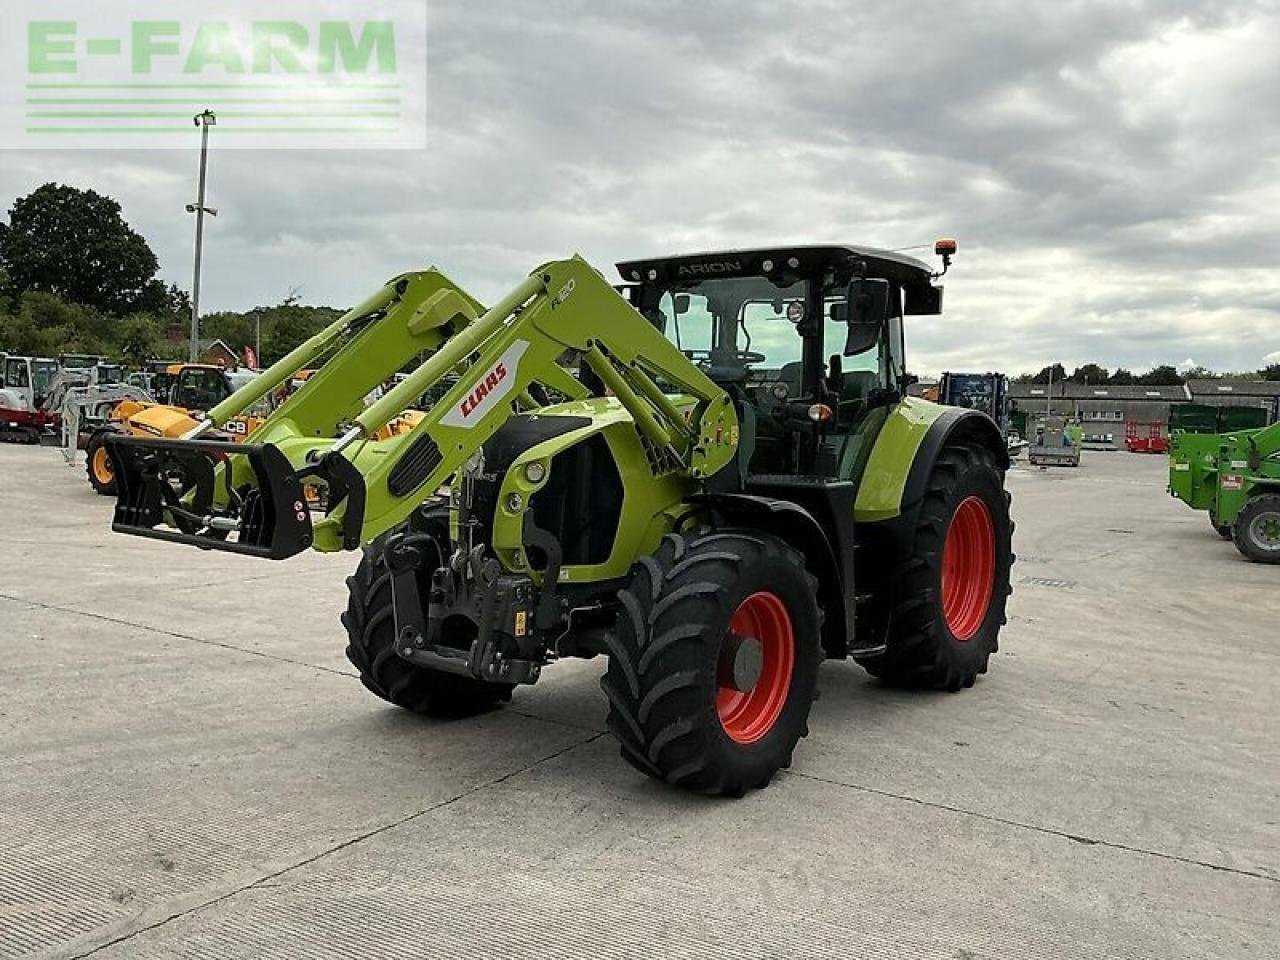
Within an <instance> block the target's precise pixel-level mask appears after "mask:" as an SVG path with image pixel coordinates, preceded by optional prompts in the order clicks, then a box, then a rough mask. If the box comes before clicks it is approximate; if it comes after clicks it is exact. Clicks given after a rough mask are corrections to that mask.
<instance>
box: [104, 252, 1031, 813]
mask: <svg viewBox="0 0 1280 960" xmlns="http://www.w3.org/2000/svg"><path fill="white" fill-rule="evenodd" d="M954 251H955V244H954V242H952V241H942V242H940V243H939V245H938V248H937V252H938V253H939V255H941V256H942V257H943V269H942V271H941V272H938V273H935V272H933V271H931V269H930V268H929V267H928V266H927V265H926V264H924V263H922V262H920V261H919V260H915V259H912V258H909V257H905V256H901V255H899V254H896V253H890V252H886V251H881V250H875V249H868V248H861V247H847V246H807V247H778V248H769V249H759V250H742V251H731V252H724V253H710V254H702V255H698V256H682V257H668V258H661V259H651V260H637V261H632V262H627V263H623V264H620V265H619V270H620V272H621V275H622V281H623V282H622V283H621V284H619V285H618V286H616V287H615V286H612V285H611V284H610V283H609V282H607V281H606V280H605V279H604V278H603V277H602V276H601V274H600V273H598V272H597V271H596V270H595V269H594V268H592V267H591V266H590V265H589V264H587V263H586V262H585V261H583V260H582V259H581V258H578V257H574V258H572V259H568V260H562V261H556V262H552V263H547V264H545V265H543V266H541V267H539V268H538V269H537V270H535V271H534V272H533V273H532V274H531V275H530V276H529V277H528V279H526V280H525V281H524V282H523V283H521V284H520V285H519V286H518V287H517V288H516V289H515V290H514V291H512V292H511V293H510V294H509V295H508V296H506V297H504V298H503V299H502V300H500V301H499V302H498V303H496V304H494V305H493V306H491V307H489V308H488V309H486V308H485V307H483V306H482V305H481V304H480V303H478V302H477V301H476V300H475V299H474V298H472V297H471V296H469V295H468V294H467V293H466V292H464V291H463V290H462V289H461V288H459V287H457V286H456V285H454V284H453V283H452V282H451V281H450V280H449V279H447V278H446V277H445V276H444V275H443V274H441V273H440V272H438V271H436V270H434V269H432V270H427V271H425V272H420V273H411V274H406V275H404V276H402V277H399V278H397V279H395V280H393V281H391V282H390V283H389V284H387V285H386V286H385V287H384V288H383V289H382V290H380V291H379V292H378V293H376V294H375V295H374V296H373V297H371V298H370V299H369V300H368V301H366V302H365V303H363V304H361V305H360V306H358V307H356V308H355V309H353V310H352V311H350V312H349V313H347V314H346V315H345V316H344V317H342V318H341V319H340V320H338V321H337V322H335V323H334V324H333V325H332V326H331V327H330V328H329V329H327V330H325V331H322V332H321V333H319V334H317V335H316V336H315V337H314V338H312V339H311V340H309V341H308V342H307V343H305V344H303V345H302V346H300V347H298V348H297V349H296V350H294V351H293V352H292V353H291V354H290V355H289V356H287V357H285V358H284V359H283V360H281V361H280V362H279V363H277V364H275V365H274V366H272V367H271V368H270V369H269V370H267V371H265V372H264V373H263V374H262V375H260V376H259V377H258V378H257V379H256V380H254V381H253V382H252V383H250V384H249V385H248V386H246V387H244V388H242V389H241V390H239V391H238V392H237V393H236V394H234V395H233V396H232V397H231V398H229V399H228V400H226V401H224V402H223V403H221V404H219V405H218V406H216V407H215V408H213V409H212V410H210V411H208V413H207V415H206V417H207V419H206V421H205V422H204V423H202V424H201V426H200V427H198V428H196V429H195V430H193V431H191V433H190V434H189V435H188V436H187V437H185V438H183V439H178V440H169V439H160V438H139V437H113V438H111V439H110V440H109V441H108V443H109V450H110V455H111V457H112V458H113V462H114V466H115V471H116V476H117V477H118V478H119V484H120V490H119V493H118V503H117V506H116V510H115V519H114V523H113V529H115V530H116V531H119V532H123V533H129V534H135V535H140V536H146V537H153V538H160V539H164V540H171V541H176V542H182V543H188V544H194V545H196V546H199V547H203V548H206V549H213V550H225V551H233V552H238V553H242V554H246V555H251V556H257V557H267V558H274V559H283V558H286V557H289V556H291V555H294V554H297V553H299V552H301V551H303V550H306V549H315V550H320V551H336V550H343V549H346V550H355V549H363V558H362V559H361V561H360V563H359V566H358V568H357V569H356V571H355V574H354V576H352V577H351V578H350V579H349V580H348V585H349V588H350V596H349V603H348V607H347V611H346V613H345V614H344V615H343V617H342V621H343V624H344V625H345V627H346V631H347V637H348V647H347V655H348V657H349V658H350V660H351V662H352V663H353V664H354V665H355V667H356V668H357V669H358V670H359V672H360V677H361V680H362V681H363V683H364V685H365V686H366V687H367V688H368V689H369V690H370V691H372V692H373V693H374V694H376V695H377V696H379V697H381V698H383V699H385V700H388V701H390V702H391V703H394V704H397V705H399V706H401V707H404V708H407V709H409V710H413V711H416V712H420V713H427V714H436V713H455V714H456V713H469V712H473V711H476V710H480V709H484V708H486V707H489V706H491V705H493V704H495V703H496V702H498V701H504V700H507V699H509V698H510V696H511V692H512V690H513V689H514V687H515V686H517V685H519V684H524V683H533V682H535V681H536V680H537V679H538V677H539V674H540V672H541V671H542V669H543V667H545V666H547V665H548V664H550V663H551V662H553V661H555V660H557V659H559V658H562V657H587V658H589V657H595V656H604V657H606V658H607V661H608V665H607V669H606V671H605V673H604V676H603V678H602V681H601V686H602V687H603V690H604V694H605V696H606V698H607V700H608V705H609V713H608V726H609V729H610V730H611V731H612V732H613V734H614V735H615V736H616V737H617V739H618V742H619V744H620V746H621V752H622V756H623V757H624V758H625V759H626V760H627V761H629V762H630V763H631V764H632V765H634V766H635V767H636V768H638V769H639V770H641V771H643V772H644V773H646V774H649V775H651V776H653V777H657V778H661V779H663V780H667V781H669V782H671V783H674V784H677V785H679V786H680V787H684V788H687V789H690V790H695V791H698V792H702V793H709V794H725V795H733V796H740V795H741V794H742V793H743V792H744V791H745V790H747V789H749V788H753V787H762V786H764V785H766V784H768V783H769V781H770V779H771V778H772V776H773V775H774V773H775V772H776V771H777V770H778V769H779V768H782V767H786V766H788V765H789V764H790V762H791V757H792V752H793V750H794V749H795V747H796V745H797V743H798V741H799V740H800V738H801V737H803V736H805V734H806V733H807V732H808V727H807V720H808V716H809V710H810V705H811V703H812V701H813V700H814V698H815V696H816V691H817V674H818V665H819V663H820V662H821V661H822V660H823V659H824V658H832V659H843V658H852V659H854V660H856V661H857V662H858V663H860V664H861V665H862V666H863V667H865V668H866V669H867V670H868V671H869V672H871V673H872V674H873V675H875V676H877V677H880V678H883V679H884V680H885V681H887V682H890V683H894V684H900V685H904V686H910V687H924V688H941V689H945V690H953V691H954V690H960V689H961V688H964V687H969V686H972V685H973V683H974V680H975V678H976V677H977V676H978V675H979V674H981V673H985V672H986V670H987V662H988V658H989V657H990V656H991V654H992V653H993V652H995V650H996V646H997V638H998V635H999V632H1000V629H1001V626H1002V624H1003V623H1004V622H1005V604H1006V600H1007V596H1008V594H1009V592H1010V583H1009V572H1010V564H1011V563H1012V561H1013V555H1012V553H1011V534H1012V530H1013V524H1012V523H1011V521H1010V518H1009V497H1008V494H1006V493H1005V490H1004V485H1003V479H1004V474H1005V471H1006V469H1007V467H1008V457H1007V455H1006V452H1005V441H1004V437H1003V436H1002V434H1001V432H1000V430H999V428H998V427H997V426H996V424H995V423H994V422H992V420H991V419H990V418H989V417H987V416H986V415H984V414H982V413H980V412H978V411H974V410H964V409H955V408H945V407H941V406H937V405H935V404H932V403H928V402H925V401H921V400H914V399H910V398H908V397H906V396H905V395H904V393H905V391H904V378H905V357H904V341H903V320H904V317H906V316H912V315H934V314H938V313H940V312H941V305H942V289H941V287H939V286H937V285H936V284H935V281H936V280H937V278H938V277H940V276H941V275H942V273H945V272H946V268H947V267H948V266H949V264H950V258H951V255H952V254H953V253H954ZM411 361H417V362H418V364H419V365H418V366H417V367H416V369H414V370H413V372H412V373H410V374H409V375H408V376H407V377H405V378H404V379H403V381H402V382H400V383H399V384H397V385H396V386H394V387H392V388H391V389H390V390H389V391H388V392H386V393H385V394H384V395H383V396H381V398H380V399H378V400H376V401H375V402H373V403H372V404H369V405H366V404H365V403H364V400H363V398H364V397H365V396H366V395H367V394H370V393H371V391H374V390H375V388H377V387H379V385H381V384H383V383H384V382H389V381H390V379H391V378H392V377H393V376H394V375H395V374H396V372H397V371H399V370H401V369H402V368H404V367H405V366H406V365H407V364H410V363H411ZM304 366H318V370H317V372H316V373H315V374H314V375H312V376H311V377H310V379H308V380H307V381H306V383H305V384H304V385H303V386H302V387H301V388H300V389H299V390H298V391H297V392H296V393H294V394H293V395H292V396H291V397H290V398H289V399H288V400H287V401H286V402H285V403H284V404H282V405H281V406H280V407H279V408H278V409H276V410H275V411H274V412H273V413H272V414H271V415H270V416H269V417H268V418H267V419H266V421H265V422H264V423H263V424H262V426H261V427H259V428H258V429H257V430H256V431H255V432H254V433H253V434H252V435H251V436H250V437H248V438H247V442H245V443H240V444H234V443H232V442H230V438H229V437H224V436H220V435H218V433H217V429H216V425H217V424H220V423H224V422H226V421H227V420H229V419H230V418H232V417H233V416H235V415H236V414H238V413H241V412H243V411H244V410H247V409H248V408H249V407H251V406H252V405H253V404H254V403H255V402H257V401H258V400H259V399H260V398H261V397H263V396H265V395H266V394H267V393H268V392H269V391H271V390H273V389H274V388H275V387H276V386H278V385H279V384H281V383H284V382H286V381H287V380H288V379H289V378H290V377H291V376H293V375H294V373H296V371H297V370H299V369H300V368H302V367H304ZM449 378H454V379H453V380H450V379H449ZM442 383H444V384H448V383H451V384H452V385H450V386H447V389H445V390H444V392H443V395H442V396H441V397H440V399H439V401H438V402H436V403H435V404H434V406H431V408H430V409H428V410H426V411H425V412H424V413H423V414H422V415H421V417H420V419H418V420H416V422H415V423H414V425H413V426H412V428H411V429H408V430H407V431H404V432H401V433H398V434H396V435H394V436H385V435H383V436H382V437H381V438H380V437H379V436H378V431H379V429H380V428H381V427H383V426H384V425H385V424H386V423H387V422H389V421H390V420H392V419H393V418H395V417H397V416H400V415H402V414H403V413H404V412H405V411H406V410H407V409H408V408H410V407H411V406H412V405H413V403H414V402H415V401H416V399H417V398H419V397H421V396H422V395H423V394H425V393H429V392H430V391H431V390H432V388H433V387H435V386H437V385H440V384H442Z"/></svg>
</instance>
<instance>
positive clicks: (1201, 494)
mask: <svg viewBox="0 0 1280 960" xmlns="http://www.w3.org/2000/svg"><path fill="white" fill-rule="evenodd" d="M1169 492H1170V493H1171V494H1172V495H1173V496H1175V497H1177V498H1178V499H1179V500H1181V501H1183V502H1184V503H1186V504H1187V505H1188V506H1189V507H1191V508H1192V509H1193V510H1204V511H1207V512H1208V514H1209V522H1210V524H1212V525H1213V528H1214V529H1215V530H1216V531H1217V532H1218V535H1219V536H1221V537H1222V538H1223V539H1225V540H1231V541H1232V542H1233V543H1234V544H1235V545H1236V549H1237V550H1239V551H1240V552H1241V553H1242V554H1243V555H1244V556H1246V557H1248V558H1249V559H1250V560H1253V561H1255V562H1257V563H1280V423H1275V424H1272V425H1271V426H1269V427H1255V428H1253V429H1248V430H1236V431H1233V432H1228V433H1197V432H1194V430H1193V429H1189V428H1188V427H1187V426H1186V425H1185V424H1184V425H1183V426H1181V427H1180V428H1178V429H1175V430H1173V431H1172V436H1171V438H1170V444H1169Z"/></svg>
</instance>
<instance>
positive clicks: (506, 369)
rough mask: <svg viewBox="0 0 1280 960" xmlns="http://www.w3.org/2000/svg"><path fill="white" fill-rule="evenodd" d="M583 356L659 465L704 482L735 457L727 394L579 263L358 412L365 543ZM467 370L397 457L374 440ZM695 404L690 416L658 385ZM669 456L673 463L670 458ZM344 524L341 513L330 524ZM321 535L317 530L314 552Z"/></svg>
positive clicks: (544, 270) (506, 304)
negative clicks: (461, 368)
mask: <svg viewBox="0 0 1280 960" xmlns="http://www.w3.org/2000/svg"><path fill="white" fill-rule="evenodd" d="M566 354H568V355H570V356H572V355H573V354H580V355H581V356H582V357H583V358H584V359H585V361H586V362H587V363H588V364H589V365H590V366H591V368H592V369H593V370H594V371H595V372H596V373H597V374H598V375H600V376H601V379H602V380H603V381H604V383H605V384H606V386H607V387H609V388H610V391H611V392H612V393H613V394H614V395H615V396H616V397H617V398H618V400H619V401H620V402H621V403H622V404H623V405H624V406H625V407H626V408H627V410H628V412H629V413H631V415H632V417H633V418H634V419H635V422H636V428H637V429H638V430H639V431H640V433H641V434H642V435H643V436H644V437H645V439H646V440H647V441H648V442H649V443H650V444H651V445H652V447H653V448H654V452H655V455H657V458H658V462H666V463H669V464H671V465H672V466H673V467H674V468H675V469H680V470H683V471H686V472H687V473H688V474H689V475H690V476H691V477H693V478H695V479H701V478H704V477H707V476H709V475H711V474H712V473H715V472H716V471H717V470H719V469H720V468H721V467H723V466H725V465H726V464H727V463H729V462H730V460H731V459H732V458H733V455H734V453H735V451H736V446H737V419H736V415H735V413H734V410H733V406H732V403H731V401H730V399H729V397H728V396H727V395H726V394H725V393H724V391H722V390H721V389H720V388H719V387H718V386H716V384H715V383H714V382H713V381H712V380H711V379H710V378H708V377H707V376H706V375H705V374H703V373H702V371H700V370H699V369H698V368H697V367H696V366H694V364H693V363H691V362H690V361H689V360H688V358H686V357H685V356H684V355H683V354H682V353H681V352H680V351H679V349H677V348H676V347H675V346H674V345H673V344H672V343H671V342H670V341H668V340H667V339H666V338H665V337H663V336H662V334H661V333H659V332H658V330H657V329H655V328H654V327H653V325H652V324H650V323H649V322H648V321H646V320H645V319H644V317H642V316H641V315H640V314H639V313H638V312H637V311H636V310H635V309H634V308H633V307H632V306H631V305H630V304H629V303H627V301H626V300H624V299H623V298H622V297H621V296H620V295H619V294H618V293H617V291H616V290H614V289H613V287H611V286H610V285H609V284H608V283H607V282H606V281H605V280H604V278H602V277H601V276H600V275H599V274H598V273H597V272H596V271H595V269H594V268H593V267H591V266H590V265H589V264H588V263H587V262H586V261H585V260H583V259H582V258H580V257H574V258H572V259H569V260H561V261H555V262H552V263H548V264H545V265H543V266H542V267H539V268H538V269H537V270H535V271H534V272H533V273H532V274H531V275H530V276H529V278H528V279H527V280H525V281H524V283H522V284H521V285H520V286H519V287H517V288H516V289H515V290H514V291H512V293H511V294H509V295H508V296H507V297H505V298H504V299H503V300H502V301H500V302H499V303H497V304H495V305H494V306H493V307H492V308H491V309H490V310H489V311H488V312H486V313H485V314H484V316H482V317H480V318H479V319H478V320H476V321H475V323H473V324H471V325H470V326H468V327H467V328H466V329H465V330H463V331H462V332H461V333H459V334H457V335H455V336H454V338H453V339H452V340H450V341H449V342H447V343H446V344H444V346H442V347H441V349H440V350H439V351H438V352H437V353H436V354H434V355H433V356H432V357H430V358H429V359H428V360H427V361H426V362H425V363H423V364H422V366H420V367H419V368H418V369H417V370H415V371H414V372H413V373H412V374H410V375H409V377H408V378H407V379H406V380H405V381H404V382H403V383H401V384H400V385H399V386H398V387H396V388H395V389H394V390H392V391H390V392H389V393H388V394H387V395H386V396H385V397H383V398H382V399H381V400H379V401H378V402H376V403H374V404H372V405H371V406H370V407H368V409H366V410H365V411H364V412H363V413H362V414H361V415H360V416H358V417H357V418H356V423H355V425H354V426H353V428H352V430H351V431H350V432H349V433H348V435H347V436H345V437H343V438H342V439H341V440H340V441H339V442H338V444H337V445H336V449H338V450H340V451H341V450H346V449H348V448H349V447H352V446H354V445H355V444H357V443H362V444H363V445H362V446H359V447H357V448H356V449H355V451H354V452H353V453H351V454H350V456H349V459H350V461H351V463H352V464H353V465H354V466H355V468H356V470H357V471H358V472H359V473H360V474H361V475H362V476H363V477H364V480H365V489H366V495H367V502H366V506H365V516H364V525H363V539H364V540H366V541H367V540H371V539H373V538H374V537H377V536H378V535H379V534H381V533H383V532H384V531H386V530H388V529H390V528H392V527H394V526H396V525H397V524H399V523H400V522H402V521H403V520H404V519H405V518H407V517H408V516H409V514H410V513H412V512H413V510H414V508H415V507H416V506H417V505H418V504H420V503H421V502H422V500H423V499H424V498H425V497H426V496H428V495H429V494H431V493H432V492H434V491H435V490H436V489H438V488H439V487H440V486H441V485H442V484H443V483H444V482H445V481H446V480H447V479H448V478H449V477H451V476H452V475H453V474H454V473H456V472H457V471H458V470H459V469H460V468H462V466H463V465H464V464H465V463H467V461H469V460H470V459H471V458H472V457H473V456H474V455H475V454H476V453H477V451H479V450H480V449H481V447H482V446H483V445H484V443H485V441H486V440H488V439H489V437H491V436H492V435H493V434H494V432H495V431H497V430H498V428H499V427H501V426H502V424H503V423H505V422H506V421H507V420H508V419H509V418H510V417H511V416H512V415H513V413H514V412H515V409H516V408H515V407H514V406H513V404H512V402H511V401H512V400H514V399H515V398H516V397H517V396H519V395H520V394H522V393H524V392H526V391H528V389H529V386H530V385H531V384H533V383H535V382H540V383H543V384H545V385H551V386H555V381H558V380H559V379H560V377H562V376H563V370H562V369H561V368H560V367H559V366H558V363H557V362H558V361H561V360H562V359H564V358H565V357H566ZM469 357H470V358H472V359H471V360H470V362H469V363H468V365H467V368H466V372H465V373H464V374H463V375H462V376H461V377H460V378H459V380H458V382H457V384H455V385H454V387H453V388H452V389H450V390H449V391H448V392H447V393H446V394H445V395H444V397H443V398H442V399H441V400H440V402H439V403H438V404H436V406H435V407H433V408H432V409H431V410H430V411H428V412H427V415H426V416H425V417H424V418H423V420H422V421H421V422H420V423H418V425H417V426H416V427H415V428H414V429H413V430H412V431H411V432H410V433H408V434H407V435H406V436H404V437H401V438H398V439H399V440H400V441H401V442H400V443H399V444H398V445H397V446H396V448H395V450H394V451H391V452H390V453H389V454H388V453H387V452H386V450H385V449H384V448H380V447H378V446H377V445H374V444H369V443H368V438H370V437H372V436H373V435H374V434H375V433H376V432H377V430H378V429H379V428H380V427H382V426H383V425H384V424H385V423H386V422H387V421H388V420H390V419H391V418H392V417H394V416H396V415H397V414H398V413H399V411H400V410H402V409H403V408H404V406H405V405H406V403H408V402H409V401H410V399H411V398H413V397H415V396H417V395H419V394H421V393H422V392H423V391H425V390H427V389H429V388H430V387H431V386H432V385H434V384H435V383H436V382H437V381H438V380H439V379H440V378H441V377H442V376H443V375H444V374H445V373H447V372H448V371H449V370H450V369H452V368H453V367H454V366H456V365H457V364H458V363H460V362H463V361H465V360H467V358H469ZM655 376H658V377H661V378H662V379H663V380H665V381H666V382H667V384H669V385H670V386H671V387H673V388H675V389H676V390H679V391H680V392H682V393H684V394H687V395H689V396H691V397H692V398H693V400H694V409H693V412H692V414H691V415H690V417H689V418H688V419H686V417H685V416H684V415H683V414H682V413H681V412H680V411H679V409H678V408H677V406H676V404H675V403H674V402H673V401H672V400H671V399H670V398H669V397H667V396H666V394H664V393H663V392H662V390H661V389H659V387H658V385H657V384H656V383H655V382H654V379H653V378H654V377H655ZM663 458H666V459H665V461H664V459H663ZM328 522H331V523H334V524H340V523H341V517H340V516H337V515H335V517H334V518H332V519H331V520H330V521H328ZM319 543H320V529H319V528H317V545H319Z"/></svg>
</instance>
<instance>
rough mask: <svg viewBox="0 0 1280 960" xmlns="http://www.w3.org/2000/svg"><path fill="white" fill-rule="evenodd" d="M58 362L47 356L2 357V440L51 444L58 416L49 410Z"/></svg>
mask: <svg viewBox="0 0 1280 960" xmlns="http://www.w3.org/2000/svg"><path fill="white" fill-rule="evenodd" d="M57 372H58V362H57V361H56V360H53V359H51V358H47V357H20V356H10V355H7V354H6V355H0V441H8V442H10V443H40V442H41V441H42V440H49V441H52V440H53V439H54V438H55V437H56V435H57V430H58V416H57V414H56V413H54V412H52V411H50V410H49V409H48V408H47V407H46V403H45V401H46V399H47V397H48V394H49V388H50V386H51V384H52V382H53V378H54V376H55V374H56V373H57Z"/></svg>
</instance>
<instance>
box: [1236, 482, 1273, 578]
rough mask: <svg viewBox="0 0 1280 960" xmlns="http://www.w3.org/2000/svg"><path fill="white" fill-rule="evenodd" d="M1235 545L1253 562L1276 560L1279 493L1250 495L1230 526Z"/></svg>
mask: <svg viewBox="0 0 1280 960" xmlns="http://www.w3.org/2000/svg"><path fill="white" fill-rule="evenodd" d="M1231 533H1232V540H1233V542H1234V543H1235V545H1236V549H1237V550H1239V551H1240V552H1241V553H1242V554H1244V555H1245V556H1246V557H1248V558H1249V559H1250V560H1252V561H1254V562H1255V563H1280V494H1275V493H1264V494H1261V495H1259V496H1255V497H1252V498H1250V500H1249V502H1248V503H1246V504H1245V505H1244V509H1243V510H1241V511H1240V514H1239V516H1237V517H1236V522H1235V525H1234V526H1233V527H1232V528H1231Z"/></svg>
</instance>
